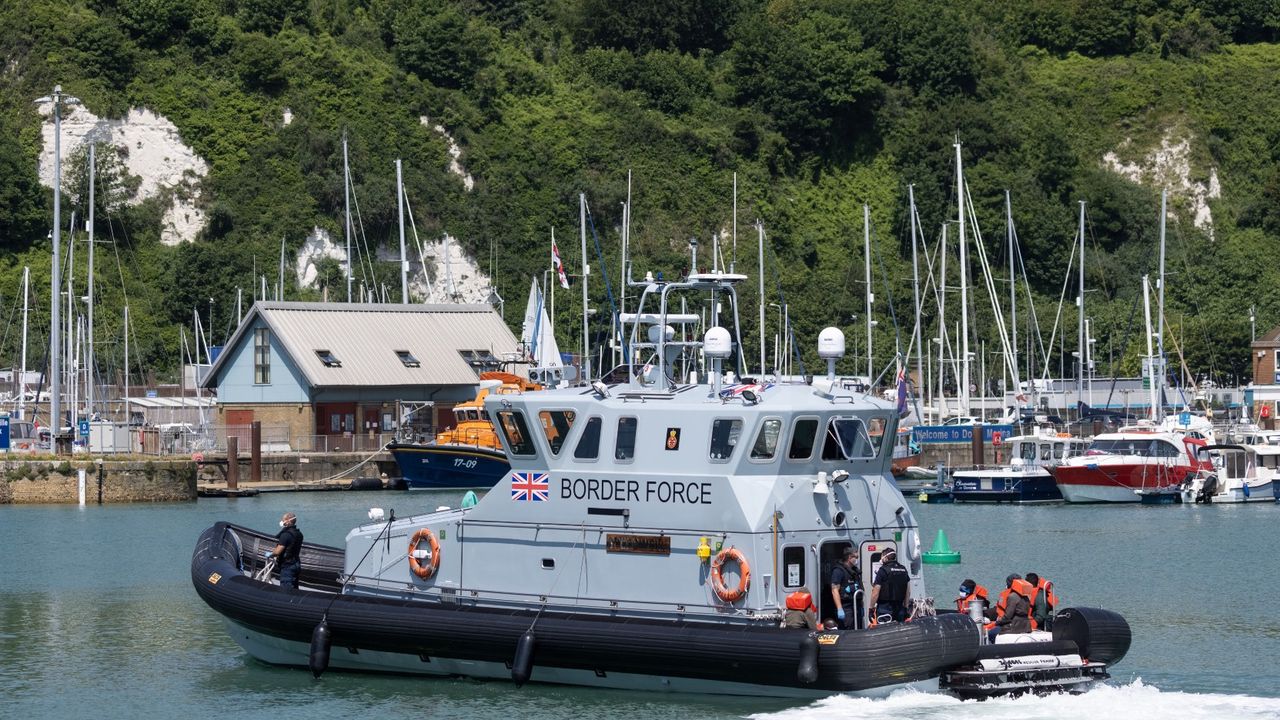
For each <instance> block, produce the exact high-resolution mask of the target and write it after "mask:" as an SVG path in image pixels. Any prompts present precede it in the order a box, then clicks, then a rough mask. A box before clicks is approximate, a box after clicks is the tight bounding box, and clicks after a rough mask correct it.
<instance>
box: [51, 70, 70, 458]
mask: <svg viewBox="0 0 1280 720" xmlns="http://www.w3.org/2000/svg"><path fill="white" fill-rule="evenodd" d="M67 99H68V101H72V100H73V98H70V97H68V98H67ZM52 100H53V270H52V273H51V275H50V278H49V287H50V293H49V379H50V387H49V424H50V426H51V432H52V433H53V436H52V437H53V438H54V439H55V440H56V438H58V436H59V435H61V433H62V418H61V414H62V365H61V360H62V358H61V357H60V353H59V349H60V348H59V343H61V342H62V338H61V337H59V335H60V334H61V330H62V323H61V319H60V318H59V317H58V315H59V310H61V306H62V298H61V294H62V278H61V273H62V260H61V258H59V256H58V255H59V248H60V247H61V245H62V86H61V85H55V86H54V87H53V97H52Z"/></svg>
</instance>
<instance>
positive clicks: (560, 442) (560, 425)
mask: <svg viewBox="0 0 1280 720" xmlns="http://www.w3.org/2000/svg"><path fill="white" fill-rule="evenodd" d="M573 418H574V412H573V411H572V410H543V411H541V412H539V413H538V420H540V421H541V422H542V432H543V433H544V434H545V435H546V436H547V444H548V445H550V446H551V454H552V455H559V454H560V448H561V447H563V446H564V439H565V437H567V436H568V435H569V428H571V427H573Z"/></svg>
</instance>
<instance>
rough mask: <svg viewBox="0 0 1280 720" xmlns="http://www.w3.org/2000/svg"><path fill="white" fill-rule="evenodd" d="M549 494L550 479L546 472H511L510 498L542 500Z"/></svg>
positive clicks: (532, 500) (525, 500)
mask: <svg viewBox="0 0 1280 720" xmlns="http://www.w3.org/2000/svg"><path fill="white" fill-rule="evenodd" d="M550 495H551V481H550V479H549V478H548V477H547V473H532V472H513V473H511V499H512V500H519V501H523V502H542V501H544V500H546V499H547V498H548V497H549V496H550Z"/></svg>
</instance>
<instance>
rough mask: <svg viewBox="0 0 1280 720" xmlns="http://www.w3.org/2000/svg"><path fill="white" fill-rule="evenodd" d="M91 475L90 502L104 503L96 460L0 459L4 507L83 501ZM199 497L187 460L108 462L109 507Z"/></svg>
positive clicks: (105, 485)
mask: <svg viewBox="0 0 1280 720" xmlns="http://www.w3.org/2000/svg"><path fill="white" fill-rule="evenodd" d="M80 469H83V470H84V471H85V502H86V503H97V502H98V466H97V464H96V463H95V462H94V461H93V460H90V459H83V460H76V461H68V460H64V459H40V460H30V459H23V460H5V461H0V504H48V503H77V502H79V499H80V498H79V495H80V491H79V482H80V481H79V473H78V470H80ZM195 499H196V467H195V463H193V462H191V460H189V459H182V460H104V461H103V463H102V501H103V502H104V503H132V502H186V501H192V500H195Z"/></svg>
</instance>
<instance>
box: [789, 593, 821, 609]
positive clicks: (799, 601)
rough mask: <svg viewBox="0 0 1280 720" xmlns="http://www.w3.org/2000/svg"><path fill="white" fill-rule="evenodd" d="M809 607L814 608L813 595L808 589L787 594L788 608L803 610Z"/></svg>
mask: <svg viewBox="0 0 1280 720" xmlns="http://www.w3.org/2000/svg"><path fill="white" fill-rule="evenodd" d="M809 608H814V605H813V596H812V595H810V594H809V591H808V590H797V591H795V592H793V593H791V594H790V595H788V596H787V609H788V610H799V611H801V612H803V611H805V610H808V609H809ZM814 610H817V608H814Z"/></svg>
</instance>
